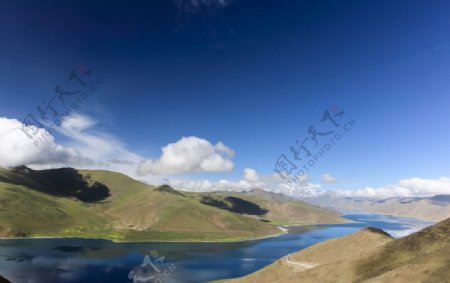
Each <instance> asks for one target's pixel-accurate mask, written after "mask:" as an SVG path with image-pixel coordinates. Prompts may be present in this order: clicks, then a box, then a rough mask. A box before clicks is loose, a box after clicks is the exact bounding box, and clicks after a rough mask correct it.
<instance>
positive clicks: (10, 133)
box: [0, 117, 93, 167]
mask: <svg viewBox="0 0 450 283" xmlns="http://www.w3.org/2000/svg"><path fill="white" fill-rule="evenodd" d="M22 129H25V128H24V126H23V124H22V122H20V121H18V120H16V119H8V118H1V117H0V166H2V167H12V166H19V165H43V164H49V163H52V164H67V163H70V164H76V165H82V164H84V165H86V164H90V163H92V162H93V161H92V160H90V159H89V158H85V157H83V156H82V154H81V153H80V152H79V151H78V150H77V149H75V148H72V147H64V146H62V145H59V144H57V143H55V139H54V137H53V136H52V135H51V134H50V133H49V132H48V131H47V130H45V129H43V128H34V129H33V131H34V132H33V135H32V134H31V133H30V136H31V138H30V137H29V136H27V135H26V134H25V133H24V132H23V131H22Z"/></svg>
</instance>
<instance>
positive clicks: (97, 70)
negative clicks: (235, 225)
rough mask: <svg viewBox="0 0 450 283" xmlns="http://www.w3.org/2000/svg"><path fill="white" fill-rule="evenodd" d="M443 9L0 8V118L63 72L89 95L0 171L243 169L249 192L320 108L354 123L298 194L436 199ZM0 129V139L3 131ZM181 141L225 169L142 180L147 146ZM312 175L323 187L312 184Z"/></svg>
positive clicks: (443, 151) (297, 5)
mask: <svg viewBox="0 0 450 283" xmlns="http://www.w3.org/2000/svg"><path fill="white" fill-rule="evenodd" d="M449 13H450V2H449V1H294V0H282V1H279V0H277V1H275V0H271V1H269V0H258V1H256V0H255V1H252V0H247V1H242V0H241V1H240V0H233V1H225V0H222V1H218V0H217V1H215V0H199V1H191V0H164V1H163V0H159V1H129V2H124V1H58V2H56V1H41V2H39V3H36V2H32V1H16V2H14V3H8V4H4V5H3V8H2V9H1V11H0V62H1V64H2V68H1V69H0V99H1V101H2V103H1V104H0V117H4V118H5V119H9V120H11V119H17V120H19V121H22V119H23V118H24V117H25V116H26V115H27V114H28V113H34V114H35V115H37V113H38V112H37V110H36V106H37V105H40V103H41V102H42V101H43V100H45V99H50V98H51V97H53V96H54V95H55V93H54V89H55V86H57V85H58V84H61V83H62V82H64V81H65V80H66V79H67V77H68V75H69V72H70V70H71V69H72V68H74V66H79V65H82V66H84V67H81V69H82V68H85V69H89V70H91V71H92V77H91V79H92V78H94V77H95V78H101V80H102V85H101V87H100V88H99V89H98V90H96V91H95V94H93V95H92V96H90V97H89V99H88V100H86V101H85V103H83V107H81V108H79V109H78V110H77V111H76V116H74V117H72V118H73V119H72V120H70V121H72V123H69V122H67V123H66V128H63V127H62V128H59V129H49V130H50V132H51V134H52V137H53V138H54V140H52V142H51V146H50V147H51V148H50V147H49V148H47V149H45V150H41V151H39V152H38V153H36V152H34V151H33V150H30V152H32V153H30V156H32V158H31V157H29V158H28V157H27V156H25V157H23V158H22V157H21V158H22V159H20V158H17V159H18V160H19V161H17V159H16V160H15V159H14V158H12V157H9V156H8V157H7V156H6V153H4V154H5V156H3V157H2V158H3V160H9V161H8V162H9V163H8V162H6V161H4V162H3V163H2V164H3V166H7V165H11V164H14V162H16V163H17V162H22V161H23V162H24V163H28V165H33V164H35V165H36V164H37V165H36V166H37V167H54V166H60V165H61V164H63V165H65V166H74V167H89V168H110V169H112V170H119V171H123V172H125V173H127V174H130V175H133V176H136V177H139V178H143V179H146V180H148V181H149V182H163V181H164V180H177V181H179V182H183V181H185V180H209V181H210V182H217V181H219V180H222V179H223V180H229V181H230V182H231V181H234V182H238V180H240V179H241V176H242V175H243V171H244V169H245V168H251V169H253V170H255V171H256V172H257V173H258V174H259V179H258V181H261V182H262V183H264V182H263V181H262V180H263V179H264V180H265V182H266V183H267V182H269V183H270V182H272V181H273V182H278V181H279V180H278V181H276V180H273V178H272V177H273V176H272V177H271V174H273V173H274V172H273V168H274V165H275V160H276V159H277V158H278V156H279V155H280V154H282V153H285V154H286V155H287V156H288V157H291V156H289V154H290V150H289V146H291V145H294V144H295V141H296V140H297V139H303V138H306V137H308V133H307V132H306V130H307V129H308V127H309V126H311V125H315V126H317V127H318V126H320V125H321V122H319V120H320V118H321V116H322V114H323V112H324V110H325V109H330V107H331V106H332V105H335V106H337V107H338V108H339V109H341V110H344V111H345V116H344V117H345V118H353V119H354V120H355V122H356V125H355V127H354V128H352V130H351V132H349V133H348V135H346V136H345V137H344V138H343V139H342V140H341V141H340V142H339V143H338V144H337V145H336V146H334V147H333V148H332V150H330V152H329V153H327V155H326V157H324V158H322V159H320V161H319V162H318V163H317V164H316V165H315V166H314V168H312V169H311V171H310V172H308V173H307V174H308V176H309V179H308V180H307V182H308V183H309V184H315V185H316V186H311V188H317V187H318V186H320V189H325V190H359V189H362V188H366V187H373V188H385V187H386V186H390V185H392V186H397V185H396V184H397V183H398V182H399V181H400V180H411V179H412V178H418V179H417V180H416V179H414V180H416V181H417V182H416V183H414V184H415V185H414V186H416V185H417V186H419V187H420V186H422V187H421V189H423V190H425V191H426V190H427V189H428V188H429V187H433V186H435V185H436V184H437V185H436V186H440V187H445V188H446V189H448V187H446V186H447V185H448V179H446V178H444V179H442V178H441V177H445V176H449V168H450V166H449V165H450V150H449V147H448V144H449V143H448V141H449V138H450V131H449V130H450V126H449V118H448V109H449V102H450V95H449V90H450V80H449V79H448V78H449V77H450V76H449V75H450V67H449V66H450V65H449V63H450V17H448V15H449ZM78 69H80V67H78ZM66 118H68V117H66ZM5 121H6V120H5ZM9 122H10V121H9ZM9 122H5V123H6V124H5V125H4V126H3V129H4V130H5V129H7V128H6V127H7V126H6V125H9V126H11V125H16V124H12V123H9ZM76 123H81V124H82V126H80V125H78V124H77V126H74V125H75V124H76ZM76 130H79V132H80V131H81V132H83V133H84V134H85V135H80V133H79V132H77V133H75V132H76ZM86 134H90V135H91V136H86ZM92 135H93V136H94V137H95V138H94V139H93V138H92ZM182 137H196V138H198V140H191V142H198V141H199V140H200V139H201V140H205V141H208V142H209V143H210V144H211V145H212V146H213V147H214V145H216V144H217V143H218V142H222V143H223V144H224V145H225V146H226V147H227V148H229V149H231V150H232V151H233V152H234V154H227V153H226V152H223V151H221V150H220V149H214V148H213V149H212V150H213V154H218V156H220V157H222V158H223V159H224V160H225V161H226V160H228V161H230V162H232V165H233V166H232V169H230V168H228V167H227V166H226V164H222V165H224V166H223V167H222V169H223V170H219V169H218V168H216V167H214V168H216V169H217V170H202V169H199V168H197V167H196V169H195V170H185V172H182V174H172V173H173V170H172V171H171V169H170V170H168V172H169V171H170V172H172V173H169V174H162V173H164V172H163V171H164V170H163V169H167V166H162V167H164V168H162V167H161V168H162V169H161V168H160V167H158V168H159V169H158V170H159V173H158V174H153V173H155V171H158V170H156V169H155V167H154V166H156V165H155V163H154V162H155V160H158V159H159V158H160V157H161V148H162V147H165V146H166V145H168V144H174V143H177V142H178V141H180V139H181V138H182ZM107 141H110V143H108V142H107ZM2 142H3V143H5V145H4V147H3V149H2V150H3V152H7V151H8V152H9V153H10V154H11V153H12V154H13V155H14V156H22V155H26V154H25V153H24V152H28V151H26V150H22V151H21V153H18V152H14V150H11V149H12V148H16V150H18V151H20V147H19V149H17V148H18V147H17V146H16V147H14V146H13V145H14V144H15V142H16V141H15V140H14V139H12V138H9V139H8V140H6V141H5V139H3V141H2ZM58 145H60V146H62V147H64V148H65V149H68V148H71V149H74V150H75V151H77V152H80V153H79V154H78V153H77V154H78V155H77V154H76V155H77V156H79V155H83V154H84V155H88V156H84V157H85V158H89V156H91V157H92V156H93V155H92V154H93V153H95V152H98V148H102V149H105V148H108V149H109V148H110V151H107V150H105V152H103V155H99V156H98V157H97V156H96V157H95V158H94V159H95V160H91V161H94V163H95V164H90V165H89V166H87V165H86V164H84V165H83V163H79V162H78V161H76V160H75V159H74V158H69V159H67V158H66V159H64V158H63V159H64V160H58V158H60V157H61V156H62V155H61V152H60V151H57V153H54V148H55V146H58ZM191 145H192V144H191ZM27 146H28V145H27ZM205 146H206V147H207V148H209V149H210V150H211V148H210V147H208V146H207V145H206V144H205ZM117 148H119V149H120V150H119V151H117V150H116V149H117ZM189 148H191V147H189ZM8 149H9V150H8ZM191 149H192V148H191ZM45 155H47V156H48V155H51V156H56V157H54V158H50V159H46V158H43V157H42V156H45ZM94 155H95V154H94ZM84 157H83V158H84ZM113 157H114V158H116V157H117V158H120V159H122V160H126V159H127V158H129V159H130V160H131V159H133V162H135V163H136V164H134V165H132V166H131V165H130V166H128V167H126V168H127V169H124V167H120V168H119V167H117V168H116V167H114V166H112V165H111V164H109V165H108V164H107V163H108V161H109V160H111V158H113ZM196 157H198V156H196ZM209 157H211V156H209ZM209 157H208V156H207V155H206V158H209ZM216 157H217V156H216V155H214V158H216ZM199 158H200V157H199ZM91 159H92V158H91ZM200 159H201V158H200ZM200 159H199V160H200ZM143 160H147V161H148V160H152V162H153V163H151V164H153V165H151V166H150V167H151V168H153V169H151V170H150V171H152V172H153V173H148V172H147V173H146V174H145V175H141V176H137V175H135V172H136V167H137V166H138V163H139V162H142V161H143ZM25 161H26V162H25ZM60 161H61V162H60ZM171 161H173V160H171ZM222 161H223V160H222ZM11 162H12V163H11ZM23 162H22V163H23ZM144 162H145V161H144ZM175 162H176V161H175ZM199 162H201V160H200V161H199ZM105 164H106V165H108V166H106V167H105ZM147 164H149V163H147ZM166 165H167V164H166ZM152 166H153V167H152ZM158 166H159V165H158ZM219 167H220V166H219ZM147 171H148V170H147ZM175 171H176V170H175ZM211 171H214V172H211ZM248 172H250V171H247V173H248ZM251 172H253V171H251ZM325 173H327V174H330V175H332V176H334V178H335V179H336V181H335V182H326V181H323V180H322V178H321V175H322V174H325ZM264 176H265V177H264ZM247 177H248V176H247ZM419 178H420V180H419ZM244 179H245V178H244ZM436 180H441V181H436ZM442 180H444V181H443V183H442ZM422 181H424V182H425V183H424V182H422ZM427 182H428V183H427ZM429 182H437V183H436V184H435V183H429ZM177 184H178V185H179V186H182V185H181V183H177ZM263 185H265V184H263ZM266 185H267V186H269V184H266ZM399 186H400V187H402V185H399ZM411 186H412V185H411ZM413 191H414V190H413ZM419 191H420V188H419V189H418V191H414V193H416V192H419Z"/></svg>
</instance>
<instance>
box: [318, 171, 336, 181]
mask: <svg viewBox="0 0 450 283" xmlns="http://www.w3.org/2000/svg"><path fill="white" fill-rule="evenodd" d="M321 178H322V181H324V182H325V183H336V178H335V177H334V176H333V175H331V174H329V173H325V174H322V176H321Z"/></svg>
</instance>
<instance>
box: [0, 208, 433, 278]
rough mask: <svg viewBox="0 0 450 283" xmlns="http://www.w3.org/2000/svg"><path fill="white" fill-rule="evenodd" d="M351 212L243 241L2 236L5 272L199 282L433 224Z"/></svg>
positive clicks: (0, 268)
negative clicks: (362, 233)
mask: <svg viewBox="0 0 450 283" xmlns="http://www.w3.org/2000/svg"><path fill="white" fill-rule="evenodd" d="M345 217H346V218H349V219H352V220H354V221H358V222H359V223H349V224H334V225H311V226H301V227H292V228H290V229H289V233H288V234H285V235H282V236H279V237H273V238H267V239H262V240H254V241H245V242H237V243H159V242H148V243H142V242H140V243H113V242H110V241H106V240H92V239H17V240H0V274H1V275H3V276H4V277H6V278H8V279H9V280H12V281H13V282H14V283H21V282H27V283H28V282H29V283H31V282H33V283H53V282H63V283H66V282H108V283H119V282H120V283H127V282H133V276H134V278H135V279H138V276H139V277H141V278H147V279H148V280H146V281H145V282H146V283H162V282H166V283H176V282H193V283H194V282H195V283H199V282H207V281H211V280H218V279H222V278H230V277H240V276H243V275H246V274H249V273H252V272H254V271H256V270H258V269H260V268H262V267H264V266H266V265H268V264H270V263H272V262H274V261H275V260H277V259H278V258H280V257H283V256H285V255H287V254H289V253H292V252H296V251H298V250H300V249H304V248H306V247H308V246H311V245H313V244H315V243H317V242H320V241H324V240H327V239H331V238H335V237H340V236H344V235H347V234H350V233H353V232H355V231H357V230H359V229H361V228H364V227H367V226H372V227H377V228H381V229H383V230H385V231H386V232H388V233H390V234H391V235H392V236H394V237H396V238H399V237H403V236H406V235H408V234H411V233H413V232H416V231H418V230H420V229H422V228H424V227H426V226H429V225H431V224H433V223H430V222H424V221H420V220H416V219H411V218H403V217H393V216H383V215H374V214H348V215H345ZM141 265H142V266H141ZM136 281H137V280H136ZM137 282H139V281H137ZM142 282H144V281H142Z"/></svg>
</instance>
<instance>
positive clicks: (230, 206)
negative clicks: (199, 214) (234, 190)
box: [200, 196, 268, 216]
mask: <svg viewBox="0 0 450 283" xmlns="http://www.w3.org/2000/svg"><path fill="white" fill-rule="evenodd" d="M200 202H201V203H202V204H206V205H209V206H214V207H217V208H220V209H225V210H228V211H231V212H235V213H241V214H249V215H258V216H261V215H264V214H266V213H267V212H268V210H267V209H265V208H262V207H261V206H259V205H257V204H256V203H253V202H250V201H246V200H244V199H241V198H237V197H231V196H228V197H226V198H224V199H223V200H222V199H218V198H213V197H210V196H203V197H202V198H201V200H200Z"/></svg>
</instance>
